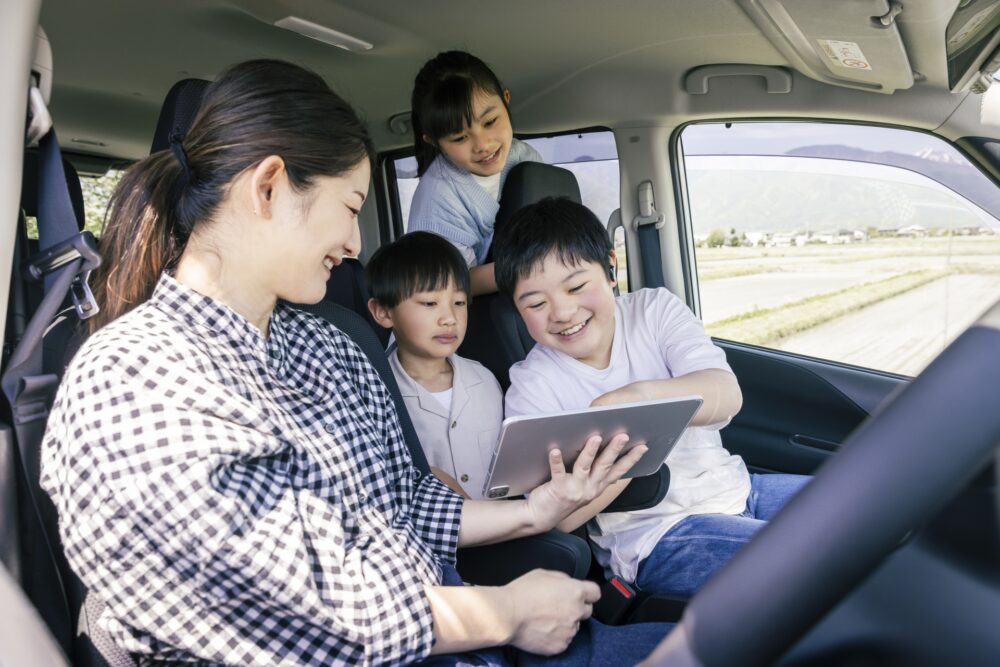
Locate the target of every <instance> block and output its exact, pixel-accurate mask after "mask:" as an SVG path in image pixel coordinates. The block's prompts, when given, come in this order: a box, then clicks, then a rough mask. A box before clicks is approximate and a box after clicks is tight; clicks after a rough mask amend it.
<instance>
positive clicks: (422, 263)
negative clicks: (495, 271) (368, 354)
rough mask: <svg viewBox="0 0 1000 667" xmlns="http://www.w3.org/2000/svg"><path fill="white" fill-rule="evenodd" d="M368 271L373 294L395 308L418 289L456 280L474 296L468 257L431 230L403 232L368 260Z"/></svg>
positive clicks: (432, 289) (378, 300)
mask: <svg viewBox="0 0 1000 667" xmlns="http://www.w3.org/2000/svg"><path fill="white" fill-rule="evenodd" d="M365 275H366V277H367V278H368V290H369V293H370V294H371V297H372V298H373V299H375V301H377V302H378V303H380V304H382V305H383V306H385V307H386V308H395V307H396V306H398V305H399V304H400V302H402V301H404V300H406V299H408V298H410V297H411V296H413V295H414V294H416V293H417V292H431V291H434V290H439V289H444V288H445V287H447V286H448V283H450V282H451V281H453V280H454V281H455V285H456V286H457V287H458V289H460V290H462V291H463V292H465V293H466V295H468V296H470V297H471V296H472V293H471V292H470V290H469V267H468V266H466V264H465V258H463V257H462V254H461V253H460V252H459V251H458V248H456V247H455V246H453V245H452V244H451V243H450V242H449V241H448V240H446V239H445V238H444V237H441V236H438V235H437V234H432V233H430V232H410V233H409V234H403V235H402V236H400V237H399V238H398V239H396V240H395V241H393V242H392V243H390V244H388V245H384V246H382V247H381V248H379V249H378V250H376V251H375V254H374V255H372V257H371V259H369V260H368V264H367V265H366V266H365Z"/></svg>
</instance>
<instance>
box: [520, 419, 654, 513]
mask: <svg viewBox="0 0 1000 667" xmlns="http://www.w3.org/2000/svg"><path fill="white" fill-rule="evenodd" d="M627 442H628V435H626V434H624V433H622V434H619V435H616V436H615V437H613V438H612V439H611V441H610V442H609V443H608V445H607V446H606V447H604V449H601V437H600V436H594V437H592V438H590V439H589V440H587V444H586V445H585V446H584V448H583V451H582V452H580V456H578V457H577V459H576V462H575V463H574V464H573V471H572V472H567V471H566V466H565V465H564V464H563V459H562V453H561V452H560V451H559V450H558V449H553V450H552V451H550V452H549V467H550V469H551V471H552V479H551V481H548V482H546V483H545V484H542V485H541V486H539V487H538V488H537V489H535V490H534V491H532V492H531V493H530V494H529V495H528V511H529V514H530V515H531V517H532V523H533V524H534V525H535V526H536V527H537V528H538V529H539V530H540V531H544V530H549V529H550V528H554V527H555V526H556V525H557V524H558V523H559V522H560V521H562V520H563V519H564V518H566V517H567V516H569V515H570V514H572V513H573V512H574V511H575V510H577V509H578V508H580V507H583V506H584V505H586V504H587V503H589V502H591V501H592V500H594V499H595V498H597V497H598V496H599V495H601V493H603V492H604V490H605V489H607V488H608V486H610V485H611V484H613V483H615V482H617V481H618V480H619V479H621V477H622V475H624V474H625V473H627V472H628V471H629V470H631V469H632V466H634V465H635V464H636V463H637V462H638V461H639V459H640V458H641V457H642V455H643V454H645V453H646V450H647V449H648V448H647V447H646V445H638V446H636V447H633V448H632V449H631V450H630V451H629V453H628V454H626V455H625V456H623V457H622V458H621V460H620V461H618V462H617V463H616V462H615V461H616V459H618V456H619V455H620V454H621V451H622V449H623V448H624V447H625V444H626V443H627Z"/></svg>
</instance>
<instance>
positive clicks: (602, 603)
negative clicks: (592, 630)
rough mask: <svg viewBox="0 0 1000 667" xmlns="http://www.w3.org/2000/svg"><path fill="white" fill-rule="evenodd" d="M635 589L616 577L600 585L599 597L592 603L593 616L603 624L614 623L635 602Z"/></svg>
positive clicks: (620, 618)
mask: <svg viewBox="0 0 1000 667" xmlns="http://www.w3.org/2000/svg"><path fill="white" fill-rule="evenodd" d="M635 595H636V593H635V589H634V588H632V586H631V585H629V584H627V583H626V582H624V581H622V580H621V579H619V578H618V577H611V578H610V579H608V580H607V581H605V582H604V584H602V585H601V599H600V600H598V601H597V604H595V605H594V618H596V619H597V620H598V621H600V622H601V623H604V624H605V625H615V624H617V623H618V622H619V621H621V620H622V619H623V618H625V614H626V612H628V610H629V609H630V608H631V607H632V604H633V603H634V602H635Z"/></svg>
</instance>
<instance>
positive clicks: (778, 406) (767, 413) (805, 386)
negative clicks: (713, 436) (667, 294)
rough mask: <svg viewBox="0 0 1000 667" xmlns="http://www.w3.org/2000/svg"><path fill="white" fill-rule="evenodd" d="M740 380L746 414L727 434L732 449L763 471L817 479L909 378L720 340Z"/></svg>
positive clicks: (723, 434)
mask: <svg viewBox="0 0 1000 667" xmlns="http://www.w3.org/2000/svg"><path fill="white" fill-rule="evenodd" d="M716 342H717V343H718V344H719V346H720V347H722V348H723V349H724V350H725V351H726V357H727V359H728V361H729V365H730V366H731V367H732V369H733V372H734V373H735V374H736V377H737V378H738V379H739V383H740V388H741V390H742V392H743V408H742V410H740V412H739V414H738V415H736V417H735V418H734V419H733V420H732V422H730V424H729V425H728V426H727V427H726V428H725V429H724V430H723V432H722V438H723V442H724V444H725V446H726V448H727V449H728V450H729V451H730V452H732V453H734V454H739V455H741V456H742V457H743V459H744V460H745V461H746V462H747V465H748V466H749V467H750V468H752V469H756V470H760V471H780V472H789V473H801V474H810V473H812V472H814V471H815V470H816V468H817V467H819V465H820V464H822V463H823V462H824V461H825V460H826V459H827V458H828V457H829V456H830V455H831V454H832V453H834V452H835V451H836V450H837V449H838V448H839V447H840V445H841V444H842V443H843V442H844V440H845V439H846V438H847V436H848V435H849V434H850V433H851V431H853V430H854V429H855V428H856V427H857V426H858V425H859V424H860V423H861V422H862V421H863V420H864V419H865V418H866V417H867V416H868V415H869V414H871V412H872V411H873V410H875V408H876V407H877V406H878V405H879V403H881V402H882V401H883V400H884V399H885V398H886V397H887V396H889V395H890V394H891V393H892V392H893V391H895V390H896V389H897V388H898V387H900V386H902V385H903V384H905V382H906V380H905V379H904V378H902V377H898V376H892V375H888V374H884V373H877V372H872V371H867V370H864V369H860V368H855V367H849V366H845V365H841V364H834V363H830V362H823V361H820V360H816V359H810V358H806V357H801V356H798V355H792V354H787V353H782V352H774V351H770V350H765V349H761V348H756V347H752V346H749V345H740V344H738V343H732V342H728V341H716Z"/></svg>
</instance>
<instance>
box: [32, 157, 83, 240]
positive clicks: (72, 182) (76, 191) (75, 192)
mask: <svg viewBox="0 0 1000 667" xmlns="http://www.w3.org/2000/svg"><path fill="white" fill-rule="evenodd" d="M62 162H63V171H64V172H66V187H67V188H68V189H69V201H70V203H71V204H73V213H75V214H76V224H77V227H79V228H80V229H81V230H82V229H83V224H84V222H86V217H85V215H84V209H83V189H82V188H81V187H80V176H79V175H78V174H77V173H76V168H75V167H74V166H73V165H72V164H70V162H69V160H67V159H66V158H63V161H62ZM21 174H22V175H23V176H22V178H21V208H22V209H24V214H25V215H27V216H31V217H33V218H37V217H38V153H25V154H24V170H23V171H22V172H21Z"/></svg>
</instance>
